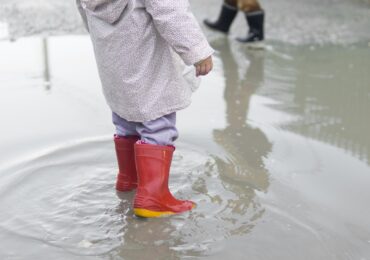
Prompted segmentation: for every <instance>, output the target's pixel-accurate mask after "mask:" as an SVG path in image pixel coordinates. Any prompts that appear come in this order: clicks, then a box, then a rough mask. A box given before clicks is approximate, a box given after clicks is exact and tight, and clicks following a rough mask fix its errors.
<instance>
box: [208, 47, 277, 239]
mask: <svg viewBox="0 0 370 260" xmlns="http://www.w3.org/2000/svg"><path fill="white" fill-rule="evenodd" d="M213 47H214V48H216V49H218V50H219V52H220V57H221V60H222V62H223V68H224V72H225V74H224V75H225V80H226V82H225V83H226V86H225V93H224V98H225V101H226V117H227V120H226V121H227V126H226V128H225V129H222V130H214V132H213V135H214V139H215V141H216V142H217V143H218V144H220V145H221V146H222V147H223V148H224V149H225V151H226V152H227V154H228V159H229V161H224V160H222V159H220V158H215V161H216V164H217V167H218V169H219V173H220V178H221V180H222V181H223V183H224V185H225V186H227V189H228V190H230V191H232V192H234V193H235V195H236V196H237V198H236V199H233V200H230V201H229V205H228V207H230V209H231V212H232V213H235V214H238V215H244V214H246V213H247V211H248V209H249V208H250V207H251V206H252V207H253V211H255V212H254V214H253V216H252V217H251V219H253V220H256V219H257V218H260V217H261V216H262V214H263V209H258V208H259V206H258V203H257V202H256V200H255V199H254V197H255V191H256V190H259V191H264V192H266V191H267V189H268V186H269V178H268V173H267V172H266V169H265V167H264V162H263V159H264V158H266V156H267V154H268V153H269V152H270V150H271V143H270V142H269V141H268V139H267V138H266V136H265V135H264V133H263V132H262V131H261V130H260V129H259V128H258V127H253V126H251V125H250V124H249V123H248V122H247V114H248V109H249V103H250V99H251V97H252V95H253V93H254V92H255V91H256V89H257V88H258V87H259V86H260V84H261V82H262V81H263V77H264V52H259V51H252V52H247V58H248V60H249V61H250V64H249V67H248V69H247V71H246V74H245V75H242V76H241V77H239V73H238V67H239V66H238V65H237V63H236V61H235V60H234V58H233V54H232V52H231V49H230V46H229V42H228V41H227V40H222V42H220V41H219V42H214V43H213ZM238 218H240V217H238ZM247 231H248V230H235V232H236V233H239V232H240V233H243V232H247Z"/></svg>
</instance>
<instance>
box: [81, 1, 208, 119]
mask: <svg viewBox="0 0 370 260" xmlns="http://www.w3.org/2000/svg"><path fill="white" fill-rule="evenodd" d="M77 5H78V7H79V10H80V13H81V15H82V17H83V20H84V22H85V25H86V27H87V29H88V31H89V33H90V36H91V39H92V42H93V46H94V51H95V57H96V61H97V65H98V69H99V74H100V79H101V82H102V86H103V92H104V95H105V98H106V100H107V103H108V105H109V106H110V108H111V109H112V111H113V112H115V113H116V114H118V115H119V116H120V117H122V118H124V119H126V120H128V121H134V122H145V121H150V120H154V119H157V118H159V117H161V116H164V115H167V114H170V113H172V112H176V111H178V110H180V109H183V108H185V107H187V106H188V105H189V104H190V102H191V95H192V91H194V85H196V84H194V80H195V71H194V70H193V69H192V70H191V71H189V69H188V72H189V73H188V75H187V76H188V77H184V66H181V65H180V63H179V61H180V59H179V58H178V57H179V56H180V57H181V59H182V61H183V62H184V63H185V64H186V65H191V66H192V65H193V64H195V63H197V62H199V61H201V60H203V59H205V58H207V57H209V56H210V55H212V54H213V52H214V51H213V49H212V48H211V47H210V46H209V44H208V42H207V40H206V38H205V36H204V35H203V33H202V31H201V29H200V27H199V24H198V23H197V21H196V20H195V18H194V16H193V15H192V13H191V12H190V10H189V3H188V0H77ZM189 76H190V78H189Z"/></svg>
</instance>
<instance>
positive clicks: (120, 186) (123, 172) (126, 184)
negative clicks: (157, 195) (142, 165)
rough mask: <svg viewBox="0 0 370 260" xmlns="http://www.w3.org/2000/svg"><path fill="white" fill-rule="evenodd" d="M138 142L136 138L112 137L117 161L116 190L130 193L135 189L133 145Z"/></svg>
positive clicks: (135, 175)
mask: <svg viewBox="0 0 370 260" xmlns="http://www.w3.org/2000/svg"><path fill="white" fill-rule="evenodd" d="M137 140H139V138H138V137H136V136H130V137H120V136H117V135H116V136H114V144H115V146H116V154H117V161H118V169H119V172H118V176H117V183H116V190H118V191H130V190H133V189H135V188H136V187H137V174H136V167H135V152H134V144H135V143H136V142H137Z"/></svg>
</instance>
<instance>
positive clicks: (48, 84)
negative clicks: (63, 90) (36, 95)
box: [42, 38, 51, 90]
mask: <svg viewBox="0 0 370 260" xmlns="http://www.w3.org/2000/svg"><path fill="white" fill-rule="evenodd" d="M42 53H43V56H44V58H43V61H44V84H45V90H50V89H51V81H50V66H49V47H48V38H43V39H42Z"/></svg>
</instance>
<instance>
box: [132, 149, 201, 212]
mask: <svg viewBox="0 0 370 260" xmlns="http://www.w3.org/2000/svg"><path fill="white" fill-rule="evenodd" d="M174 151H175V148H174V147H171V146H160V145H151V144H138V143H136V144H135V159H136V169H137V173H138V181H139V184H138V188H137V192H136V197H135V201H134V213H135V215H136V216H139V217H144V218H155V217H161V216H165V215H172V214H176V213H181V212H185V211H188V210H191V209H193V208H194V207H195V204H194V203H193V202H191V201H184V200H177V199H175V198H174V197H173V196H172V194H171V192H170V191H169V189H168V178H169V173H170V167H171V161H172V155H173V152H174Z"/></svg>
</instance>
